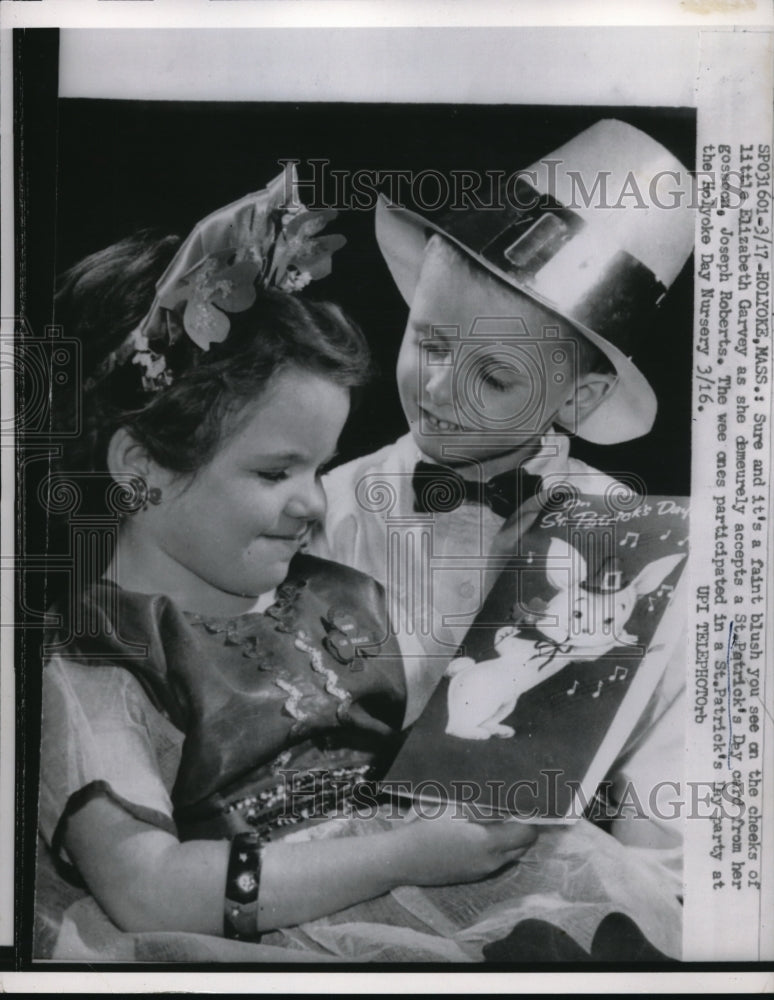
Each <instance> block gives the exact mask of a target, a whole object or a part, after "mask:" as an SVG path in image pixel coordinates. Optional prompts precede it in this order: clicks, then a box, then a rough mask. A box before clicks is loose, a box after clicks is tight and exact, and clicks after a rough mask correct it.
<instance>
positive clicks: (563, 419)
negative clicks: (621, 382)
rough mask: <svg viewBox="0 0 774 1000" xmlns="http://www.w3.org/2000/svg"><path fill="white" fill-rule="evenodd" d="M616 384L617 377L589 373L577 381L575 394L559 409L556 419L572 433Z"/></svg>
mask: <svg viewBox="0 0 774 1000" xmlns="http://www.w3.org/2000/svg"><path fill="white" fill-rule="evenodd" d="M614 384H615V375H613V374H608V373H607V372H588V373H587V374H586V375H581V377H580V378H579V379H578V380H577V381H576V383H575V386H574V388H573V393H572V395H571V396H570V397H569V399H567V400H565V402H564V403H563V404H562V405H561V406H560V407H559V411H558V413H557V415H556V419H558V422H559V423H560V424H561V425H562V426H563V427H566V428H567V429H568V430H570V431H573V432H574V431H575V429H576V426H577V425H578V424H579V423H580V422H581V421H582V420H583V419H584V417H587V416H588V415H589V414H590V413H591V411H592V410H595V409H596V408H597V407H598V406H599V404H600V403H601V402H602V400H603V399H604V398H605V396H606V394H607V393H608V392H609V391H610V389H611V388H612V386H613V385H614Z"/></svg>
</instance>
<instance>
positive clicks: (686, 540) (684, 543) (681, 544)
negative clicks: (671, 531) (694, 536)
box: [677, 538, 688, 547]
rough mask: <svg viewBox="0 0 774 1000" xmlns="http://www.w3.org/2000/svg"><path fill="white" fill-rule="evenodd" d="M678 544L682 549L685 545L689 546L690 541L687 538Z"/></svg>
mask: <svg viewBox="0 0 774 1000" xmlns="http://www.w3.org/2000/svg"><path fill="white" fill-rule="evenodd" d="M677 544H678V546H679V547H682V546H683V545H687V544H688V539H687V538H683V540H682V541H680V542H678V543H677Z"/></svg>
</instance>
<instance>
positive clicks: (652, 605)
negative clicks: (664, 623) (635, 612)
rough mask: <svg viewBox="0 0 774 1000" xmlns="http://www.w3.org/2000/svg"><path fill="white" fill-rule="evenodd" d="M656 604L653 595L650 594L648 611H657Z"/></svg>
mask: <svg viewBox="0 0 774 1000" xmlns="http://www.w3.org/2000/svg"><path fill="white" fill-rule="evenodd" d="M655 609H656V602H655V601H654V600H653V594H648V611H655Z"/></svg>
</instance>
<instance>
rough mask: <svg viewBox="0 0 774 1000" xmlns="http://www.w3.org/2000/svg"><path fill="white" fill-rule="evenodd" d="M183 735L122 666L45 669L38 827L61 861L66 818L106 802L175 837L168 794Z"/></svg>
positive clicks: (65, 664) (66, 664)
mask: <svg viewBox="0 0 774 1000" xmlns="http://www.w3.org/2000/svg"><path fill="white" fill-rule="evenodd" d="M183 738H184V737H183V733H181V732H180V730H178V729H177V728H176V727H175V726H174V725H173V724H172V723H171V722H170V721H169V720H168V719H167V718H166V717H165V716H164V714H163V713H162V712H161V711H159V710H158V709H156V708H155V707H154V706H153V705H152V704H151V702H150V700H149V698H148V696H147V695H146V693H145V691H144V690H143V687H142V685H141V684H140V683H139V681H138V680H137V679H136V678H135V677H134V676H133V675H132V674H131V673H129V671H127V670H124V669H122V668H121V667H109V666H103V667H100V668H99V669H94V668H93V667H91V666H88V665H81V664H78V663H74V662H71V661H68V660H65V659H61V658H54V659H52V660H51V661H49V662H48V663H47V664H46V666H45V668H44V672H43V719H42V739H41V760H40V765H41V775H40V830H41V834H42V836H43V838H44V839H45V840H46V842H47V843H48V844H49V846H51V848H52V852H53V854H54V856H55V858H57V859H58V860H59V861H65V862H66V861H67V858H66V854H65V853H64V851H63V848H62V838H63V835H64V831H65V827H66V821H67V818H68V816H70V815H72V814H73V813H74V812H76V811H77V810H78V809H79V808H81V807H82V806H83V805H84V804H85V803H86V802H88V801H89V800H90V799H92V798H93V797H95V796H99V795H104V796H107V797H109V798H110V799H111V800H112V801H114V802H116V803H117V804H119V805H120V806H122V808H124V809H125V810H126V811H127V812H128V813H129V814H130V815H132V816H134V817H135V818H136V819H139V820H141V821H142V822H145V823H149V824H151V825H152V826H156V827H159V828H160V829H163V830H166V831H168V832H170V833H172V834H175V833H176V829H175V823H174V821H173V818H172V801H171V798H170V791H171V788H172V786H173V784H174V780H175V775H176V774H177V771H178V768H179V764H180V755H181V747H182V742H183Z"/></svg>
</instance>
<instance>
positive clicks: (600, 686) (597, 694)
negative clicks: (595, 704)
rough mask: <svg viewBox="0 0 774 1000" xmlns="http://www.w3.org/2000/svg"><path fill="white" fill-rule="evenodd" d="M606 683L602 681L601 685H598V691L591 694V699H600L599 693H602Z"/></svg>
mask: <svg viewBox="0 0 774 1000" xmlns="http://www.w3.org/2000/svg"><path fill="white" fill-rule="evenodd" d="M604 683H605V682H604V681H600V682H599V683H598V684H597V690H596V691H592V692H591V697H592V698H598V697H599V692H600V691H601V690H602V688H603V686H604Z"/></svg>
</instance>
